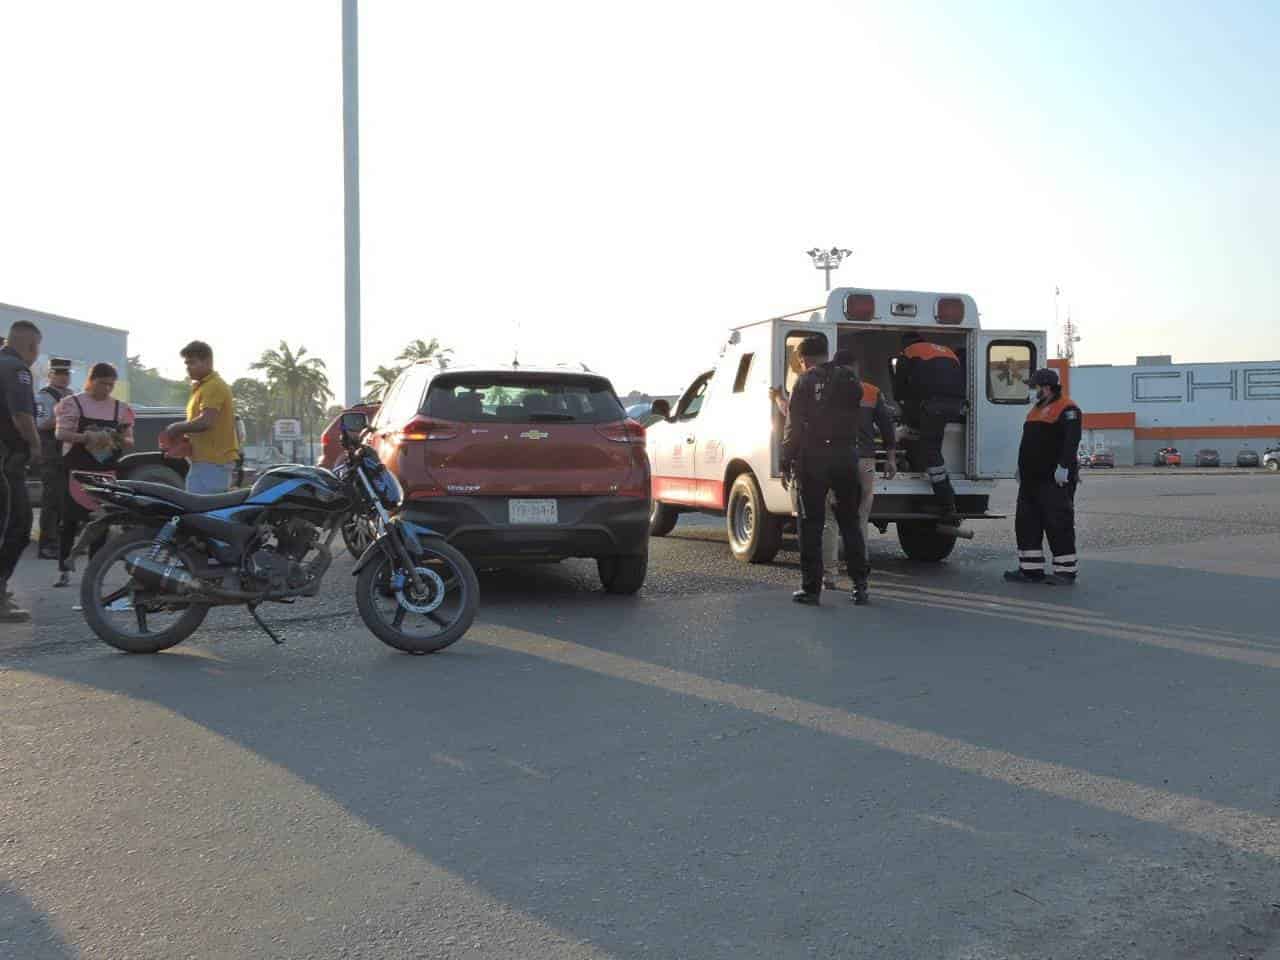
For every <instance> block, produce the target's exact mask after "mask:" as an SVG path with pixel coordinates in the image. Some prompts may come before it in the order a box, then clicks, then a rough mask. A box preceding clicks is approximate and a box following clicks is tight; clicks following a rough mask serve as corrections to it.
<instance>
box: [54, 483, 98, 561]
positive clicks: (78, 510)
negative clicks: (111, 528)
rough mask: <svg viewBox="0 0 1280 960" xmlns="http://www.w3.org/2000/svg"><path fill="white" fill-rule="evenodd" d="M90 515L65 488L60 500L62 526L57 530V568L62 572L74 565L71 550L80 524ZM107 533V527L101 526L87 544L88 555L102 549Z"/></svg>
mask: <svg viewBox="0 0 1280 960" xmlns="http://www.w3.org/2000/svg"><path fill="white" fill-rule="evenodd" d="M90 516H91V514H90V513H89V511H88V510H86V509H85V508H84V507H82V506H80V504H79V503H77V502H76V500H75V498H74V497H72V496H71V491H70V490H67V492H66V496H64V497H63V500H62V528H61V529H60V530H59V534H60V536H59V538H58V569H59V570H60V571H62V572H63V573H69V572H71V569H72V567H73V566H74V564H73V563H72V557H71V551H72V550H73V549H74V548H75V545H76V536H77V535H78V534H79V533H80V525H81V524H82V523H84V522H85V521H86V520H88V519H89V517H90ZM107 533H108V531H107V529H106V528H103V530H102V532H101V533H100V534H99V535H98V536H96V537H94V538H93V542H92V543H90V544H89V556H90V557H92V556H93V555H94V554H95V553H97V552H98V551H99V550H100V549H102V545H103V544H104V543H106V542H107Z"/></svg>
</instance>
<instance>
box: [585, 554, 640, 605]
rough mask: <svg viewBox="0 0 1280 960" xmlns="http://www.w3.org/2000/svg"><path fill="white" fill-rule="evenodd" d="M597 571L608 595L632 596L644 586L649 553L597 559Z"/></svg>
mask: <svg viewBox="0 0 1280 960" xmlns="http://www.w3.org/2000/svg"><path fill="white" fill-rule="evenodd" d="M596 569H597V570H598V571H599V572H600V583H601V585H602V586H603V587H604V589H605V592H606V593H614V594H624V595H625V594H632V593H635V592H636V591H637V590H639V589H640V588H641V587H643V586H644V578H645V575H646V574H647V573H648V572H649V552H648V551H647V550H646V551H645V552H644V553H642V554H640V555H639V556H634V557H597V558H596Z"/></svg>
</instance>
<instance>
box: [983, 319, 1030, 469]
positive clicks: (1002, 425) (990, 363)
mask: <svg viewBox="0 0 1280 960" xmlns="http://www.w3.org/2000/svg"><path fill="white" fill-rule="evenodd" d="M974 339H975V340H976V345H977V349H976V350H972V351H970V357H969V372H970V376H969V398H970V403H969V425H970V427H971V432H970V435H969V444H968V446H969V475H970V476H971V477H973V478H975V479H979V480H995V479H1003V478H1009V477H1012V476H1013V475H1014V474H1015V473H1016V472H1017V469H1018V445H1019V444H1020V443H1021V440H1022V424H1023V422H1024V421H1025V420H1026V418H1027V411H1028V410H1029V409H1030V408H1031V393H1030V388H1029V387H1028V386H1026V384H1025V383H1024V382H1023V381H1025V380H1026V379H1027V378H1028V377H1029V376H1031V373H1032V371H1034V370H1036V369H1038V368H1040V367H1043V366H1044V365H1045V364H1046V363H1047V362H1048V361H1047V358H1046V356H1045V333H1044V331H1043V330H978V331H976V334H975V338H974Z"/></svg>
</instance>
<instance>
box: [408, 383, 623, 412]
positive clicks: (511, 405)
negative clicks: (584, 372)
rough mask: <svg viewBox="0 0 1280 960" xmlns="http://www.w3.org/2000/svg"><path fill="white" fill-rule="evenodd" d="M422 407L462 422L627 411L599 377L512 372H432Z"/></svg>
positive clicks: (609, 387) (607, 384) (426, 410)
mask: <svg viewBox="0 0 1280 960" xmlns="http://www.w3.org/2000/svg"><path fill="white" fill-rule="evenodd" d="M423 412H424V413H425V414H426V415H427V416H429V417H436V418H438V419H440V420H454V421H462V422H465V423H477V422H485V421H488V422H493V423H610V422H612V421H615V420H625V419H626V416H627V414H626V411H624V410H623V409H622V404H621V403H620V402H619V401H618V398H617V396H616V395H615V394H614V392H613V387H612V386H611V385H610V384H609V381H608V380H605V379H603V378H601V377H583V376H573V375H565V374H557V373H516V372H511V373H506V372H501V373H453V374H443V375H441V376H439V377H436V379H435V380H433V381H432V383H431V389H430V390H428V391H427V401H426V405H425V408H424V410H423Z"/></svg>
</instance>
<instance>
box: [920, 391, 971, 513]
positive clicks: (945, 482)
mask: <svg viewBox="0 0 1280 960" xmlns="http://www.w3.org/2000/svg"><path fill="white" fill-rule="evenodd" d="M963 417H964V401H963V400H957V399H951V398H948V397H933V398H931V399H929V400H926V401H925V402H924V403H922V404H921V405H920V426H919V436H918V437H917V438H916V440H915V441H914V443H912V444H910V449H909V453H910V454H911V466H912V467H913V468H915V469H916V470H923V471H924V473H925V475H926V476H927V477H928V478H929V484H930V486H932V487H933V495H934V498H935V500H936V501H937V504H938V507H939V508H940V509H941V510H942V512H943V513H953V512H954V511H955V509H956V491H955V488H954V487H952V486H951V478H950V477H949V476H948V475H947V464H946V461H945V460H943V458H942V438H943V436H944V435H945V433H946V429H947V424H948V423H954V422H956V421H958V420H961V419H963Z"/></svg>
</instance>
